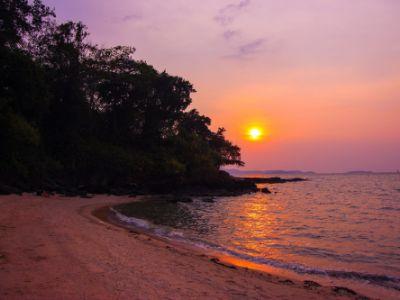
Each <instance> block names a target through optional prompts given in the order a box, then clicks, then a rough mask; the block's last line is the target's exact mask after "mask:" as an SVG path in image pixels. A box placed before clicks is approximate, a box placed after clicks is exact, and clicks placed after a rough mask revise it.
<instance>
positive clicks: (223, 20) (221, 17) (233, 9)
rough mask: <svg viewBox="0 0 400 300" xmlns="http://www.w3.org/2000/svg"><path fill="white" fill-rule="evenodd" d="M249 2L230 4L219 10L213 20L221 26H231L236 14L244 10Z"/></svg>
mask: <svg viewBox="0 0 400 300" xmlns="http://www.w3.org/2000/svg"><path fill="white" fill-rule="evenodd" d="M250 3H251V0H241V1H240V2H239V3H236V4H234V3H231V4H228V5H227V6H225V7H223V8H221V9H220V10H219V11H218V14H217V15H216V16H215V17H214V20H215V21H216V22H217V23H218V24H220V25H222V26H226V25H229V24H231V23H232V22H233V21H234V19H235V18H236V16H237V14H238V13H239V12H240V11H241V10H242V9H244V8H245V7H247V6H249V4H250Z"/></svg>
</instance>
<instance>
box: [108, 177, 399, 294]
mask: <svg viewBox="0 0 400 300" xmlns="http://www.w3.org/2000/svg"><path fill="white" fill-rule="evenodd" d="M308 178H309V179H310V180H309V181H305V182H296V183H285V184H275V185H267V186H268V187H269V189H270V190H271V191H272V194H268V195H267V194H262V193H255V194H250V195H244V196H239V197H220V198H217V199H216V201H215V203H206V202H203V201H202V198H195V199H194V202H193V203H178V204H173V203H172V204H171V203H165V202H154V201H148V202H142V203H133V204H129V205H124V206H119V207H117V208H116V210H117V211H118V212H120V213H121V214H118V215H119V217H120V218H121V219H122V220H123V221H125V222H128V223H129V222H130V223H134V224H135V225H136V226H142V227H146V229H148V230H151V231H153V233H155V234H159V235H163V236H165V237H168V238H172V239H179V240H185V241H188V242H190V243H192V244H196V245H198V246H201V247H205V248H209V249H213V250H216V251H221V252H224V253H227V254H230V255H233V256H236V257H239V258H241V259H244V260H248V261H252V262H255V263H258V264H262V265H268V266H273V267H276V268H280V269H284V270H289V271H292V272H295V273H297V274H307V275H314V276H322V277H324V278H334V279H340V280H350V281H352V282H358V283H362V284H367V285H369V286H371V287H379V288H383V289H385V290H388V291H391V292H392V293H393V294H392V295H398V296H399V298H400V294H398V293H399V291H400V175H399V174H392V175H387V174H385V175H383V174H382V175H312V176H308ZM144 220H146V221H144Z"/></svg>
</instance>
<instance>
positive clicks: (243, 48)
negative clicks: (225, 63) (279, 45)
mask: <svg viewBox="0 0 400 300" xmlns="http://www.w3.org/2000/svg"><path fill="white" fill-rule="evenodd" d="M265 42H266V40H265V39H256V40H254V41H251V42H249V43H246V44H242V45H240V46H239V47H238V48H237V50H236V52H235V53H233V54H231V55H227V56H225V57H226V58H233V59H247V58H250V57H251V56H252V55H254V54H256V53H259V52H261V51H262V47H263V46H264V45H265Z"/></svg>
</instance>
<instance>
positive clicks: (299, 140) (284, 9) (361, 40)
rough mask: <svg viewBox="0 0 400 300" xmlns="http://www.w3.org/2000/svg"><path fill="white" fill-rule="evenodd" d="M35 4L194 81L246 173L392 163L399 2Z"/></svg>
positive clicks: (197, 100) (397, 131)
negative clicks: (250, 134) (254, 129)
mask: <svg viewBox="0 0 400 300" xmlns="http://www.w3.org/2000/svg"><path fill="white" fill-rule="evenodd" d="M43 2H44V3H45V4H47V5H49V6H50V7H54V8H55V9H56V13H57V17H58V19H59V20H60V21H65V20H74V21H82V22H83V23H85V24H86V25H87V26H88V28H89V32H90V33H91V35H90V37H89V40H90V41H92V42H93V43H96V44H98V45H100V46H104V47H111V46H115V45H131V46H134V47H135V48H136V53H135V56H136V58H137V59H142V60H145V61H147V62H148V63H150V64H152V65H153V66H155V67H156V68H157V69H158V70H160V71H162V70H166V71H167V72H168V73H170V74H173V75H178V76H181V77H184V78H185V79H187V80H189V81H190V82H192V83H193V85H194V87H195V89H196V90H197V93H196V94H194V95H193V100H194V101H193V104H192V108H196V109H198V110H199V111H200V112H201V113H202V114H205V115H207V116H209V117H211V119H212V120H213V124H212V127H213V128H214V129H215V128H217V127H225V128H226V129H227V133H226V135H227V138H228V139H230V140H231V141H233V142H234V143H235V144H237V145H239V146H240V147H241V149H242V159H243V160H244V161H245V163H246V166H245V169H300V170H313V171H317V172H343V171H349V170H373V171H396V170H398V169H400V26H399V20H400V1H398V0H279V1H276V0H202V1H198V0H168V1H166V0H141V1H139V0H114V1H109V0H85V1H82V0H68V1H65V0H44V1H43ZM251 126H258V127H260V128H261V129H263V131H264V136H263V138H262V139H260V140H258V141H249V140H248V138H246V131H247V130H248V129H249V128H250V127H251Z"/></svg>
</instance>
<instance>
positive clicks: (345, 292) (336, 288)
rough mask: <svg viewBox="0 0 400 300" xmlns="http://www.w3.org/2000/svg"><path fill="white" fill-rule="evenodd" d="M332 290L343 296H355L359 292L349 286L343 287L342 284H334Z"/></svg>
mask: <svg viewBox="0 0 400 300" xmlns="http://www.w3.org/2000/svg"><path fill="white" fill-rule="evenodd" d="M332 291H334V292H335V293H336V294H339V295H341V296H355V295H357V293H356V292H355V291H353V290H351V289H349V288H347V287H342V286H334V287H332Z"/></svg>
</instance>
